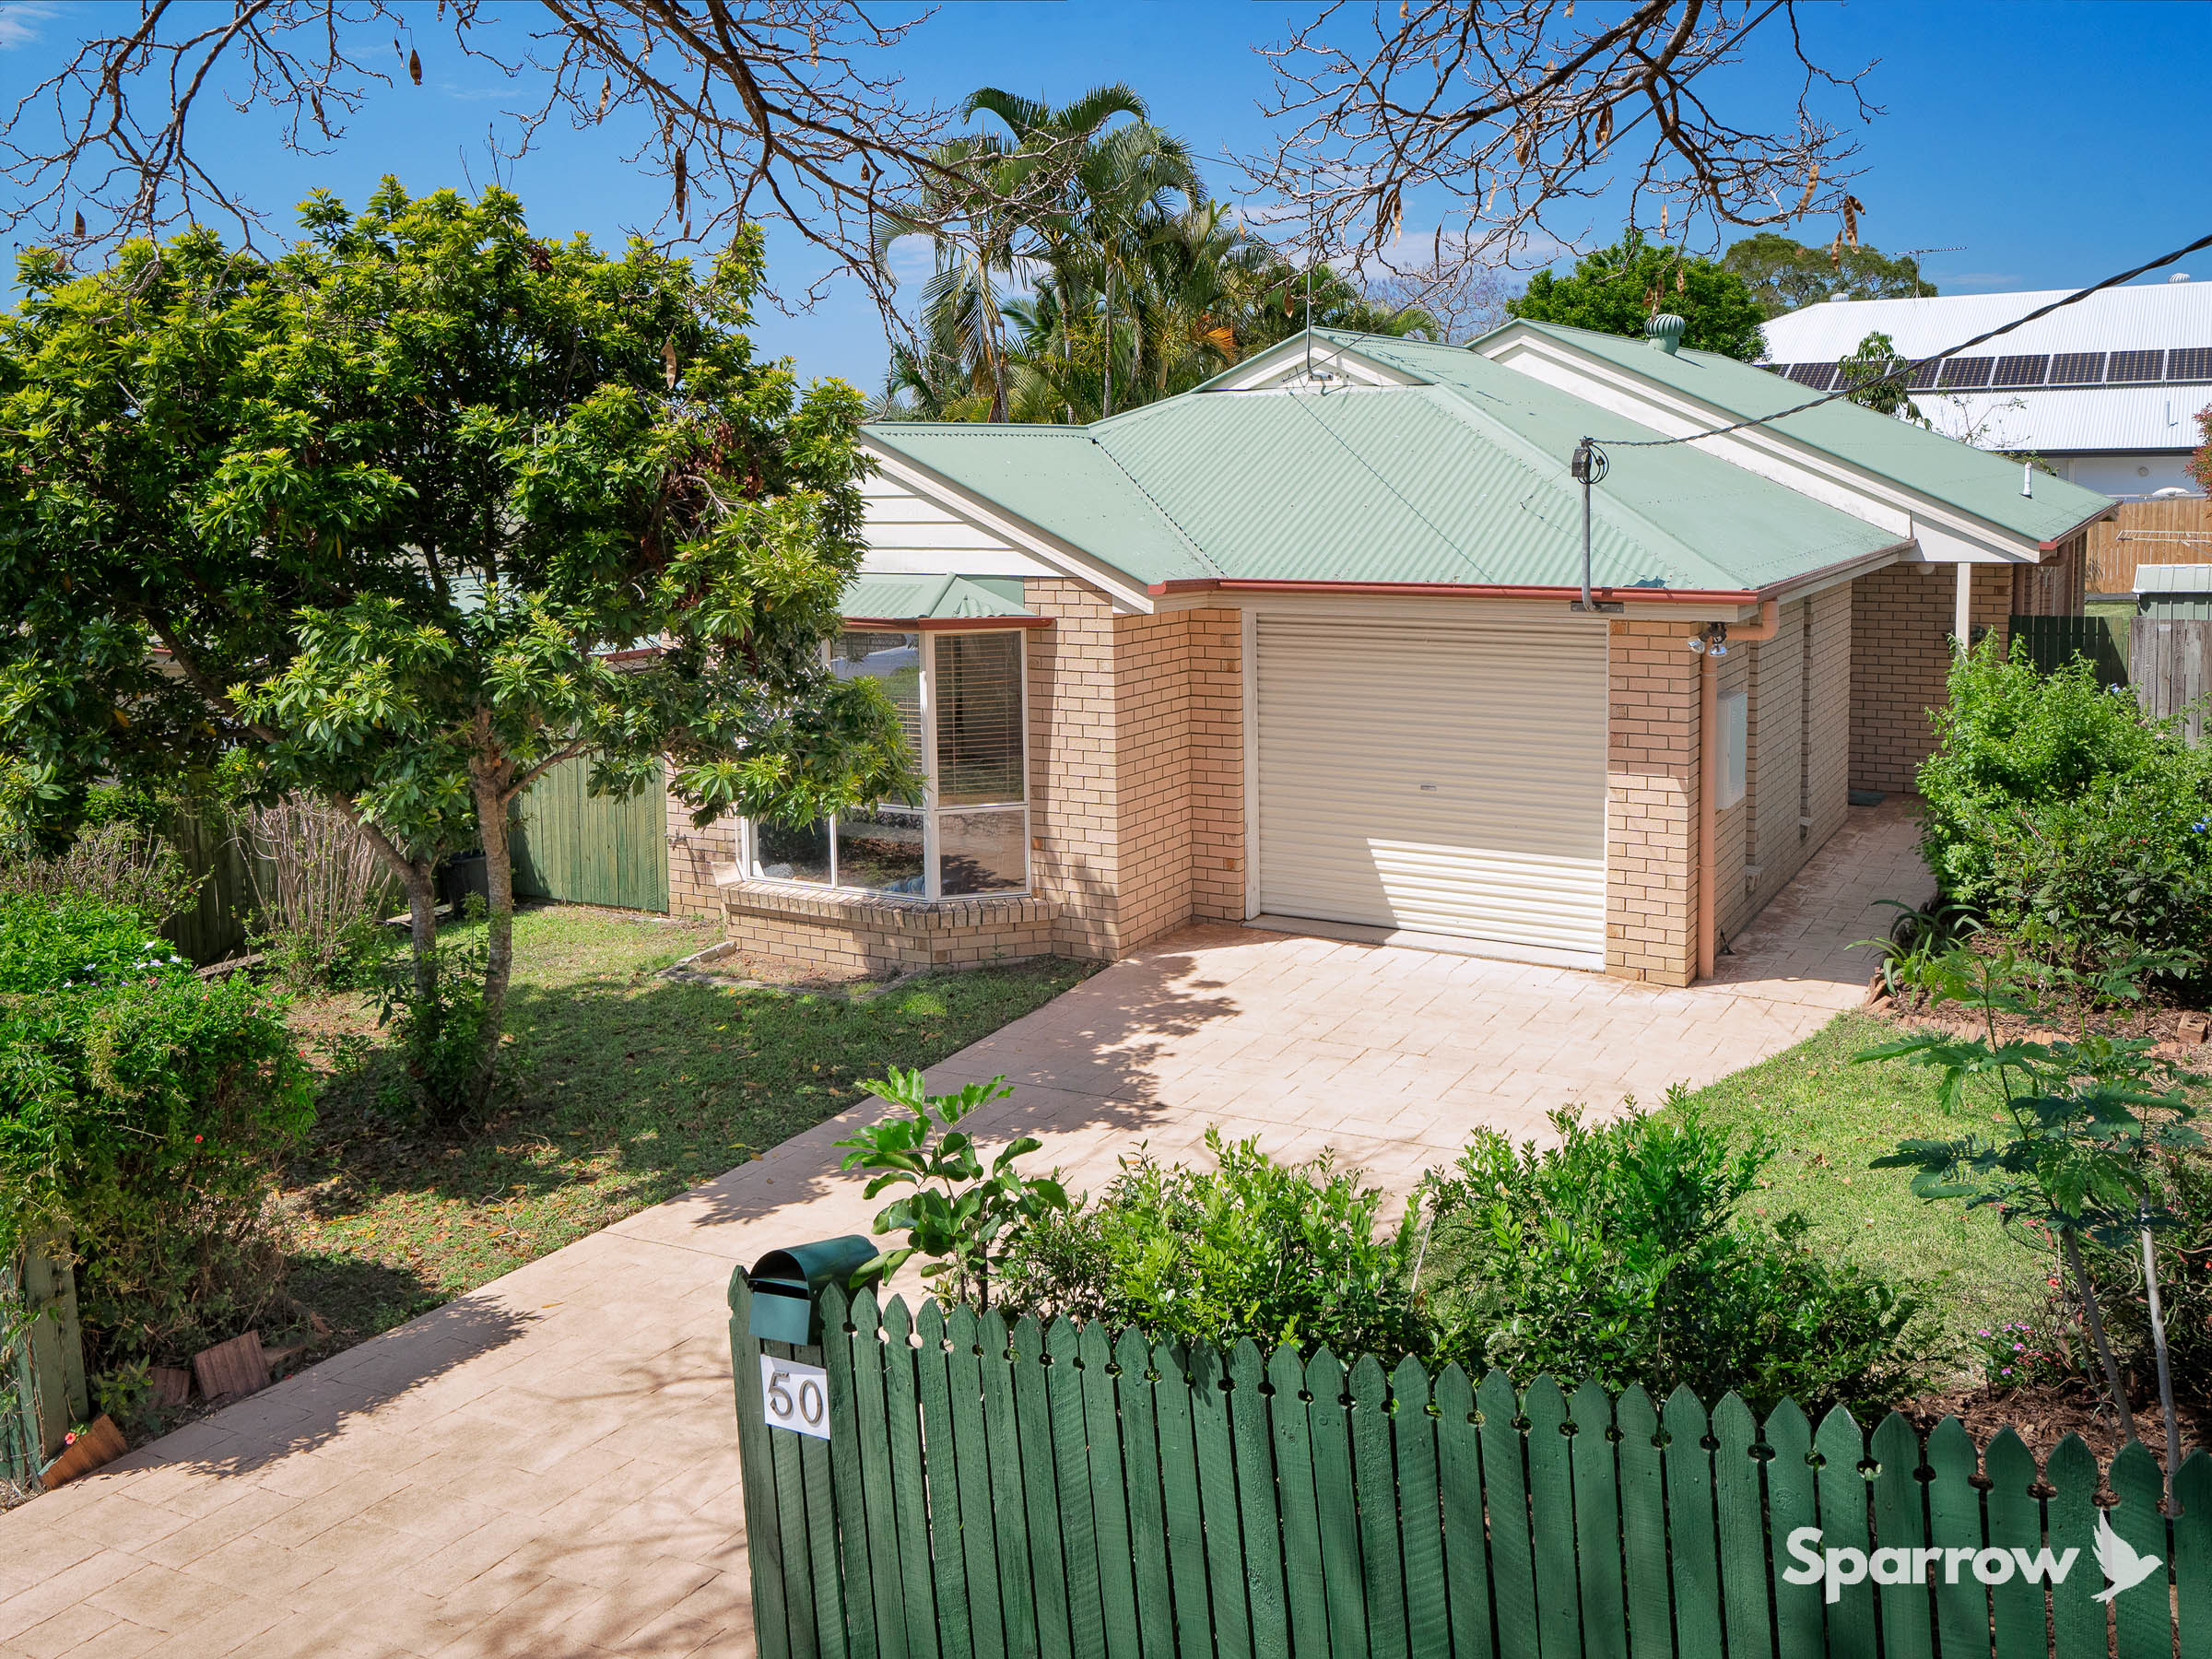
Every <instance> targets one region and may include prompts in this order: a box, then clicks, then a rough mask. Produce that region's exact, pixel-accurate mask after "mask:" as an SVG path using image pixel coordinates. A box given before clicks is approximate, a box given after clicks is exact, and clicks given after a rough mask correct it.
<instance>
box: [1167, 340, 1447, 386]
mask: <svg viewBox="0 0 2212 1659" xmlns="http://www.w3.org/2000/svg"><path fill="white" fill-rule="evenodd" d="M1306 363H1307V354H1306V336H1305V335H1303V334H1296V335H1291V336H1290V338H1288V340H1284V341H1281V342H1280V343H1278V344H1277V345H1274V346H1270V347H1268V348H1267V349H1266V350H1265V351H1263V352H1261V353H1260V354H1259V355H1258V356H1257V357H1251V358H1247V359H1244V361H1242V362H1241V363H1239V364H1238V365H1237V366H1236V367H1235V368H1234V369H1231V370H1230V371H1228V372H1227V373H1225V374H1221V375H1218V376H1217V377H1216V378H1215V379H1213V380H1211V381H1209V382H1206V387H1205V388H1204V389H1205V390H1206V391H1207V392H1260V391H1274V390H1280V389H1283V388H1286V387H1289V386H1305V385H1310V384H1312V383H1313V382H1311V381H1309V380H1308V379H1307V376H1306ZM1312 366H1313V367H1314V368H1315V369H1316V370H1320V371H1325V372H1326V373H1328V374H1329V375H1331V376H1333V377H1334V383H1335V384H1338V385H1342V384H1345V383H1347V382H1349V383H1350V384H1352V385H1355V386H1418V385H1419V384H1420V383H1421V382H1420V381H1419V380H1418V379H1416V378H1415V377H1414V376H1413V375H1410V374H1407V373H1406V372H1404V371H1402V370H1398V369H1394V368H1393V367H1392V366H1391V365H1389V364H1387V363H1378V362H1376V361H1375V360H1374V359H1372V358H1369V357H1363V356H1361V355H1360V354H1359V352H1357V351H1355V350H1354V349H1352V348H1351V347H1347V346H1342V345H1339V344H1338V343H1337V342H1335V341H1334V340H1330V339H1324V337H1322V336H1321V335H1314V336H1313V348H1312Z"/></svg>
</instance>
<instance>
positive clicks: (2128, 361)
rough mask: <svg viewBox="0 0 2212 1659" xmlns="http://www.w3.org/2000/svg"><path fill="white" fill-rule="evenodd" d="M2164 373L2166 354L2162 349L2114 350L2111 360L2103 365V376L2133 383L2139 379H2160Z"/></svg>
mask: <svg viewBox="0 0 2212 1659" xmlns="http://www.w3.org/2000/svg"><path fill="white" fill-rule="evenodd" d="M2165 374H2166V354H2165V353H2164V352H2163V351H2115V352H2113V353H2112V361H2111V362H2109V363H2107V364H2106V365H2105V368H2104V378H2105V379H2106V380H2108V381H2118V382H2126V383H2130V384H2132V383H2134V382H2139V381H2155V380H2162V379H2164V378H2165Z"/></svg>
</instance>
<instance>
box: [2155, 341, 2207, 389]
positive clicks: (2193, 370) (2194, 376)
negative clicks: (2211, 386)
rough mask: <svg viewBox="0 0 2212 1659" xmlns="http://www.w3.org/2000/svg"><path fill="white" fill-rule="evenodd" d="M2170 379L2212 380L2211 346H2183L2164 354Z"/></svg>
mask: <svg viewBox="0 0 2212 1659" xmlns="http://www.w3.org/2000/svg"><path fill="white" fill-rule="evenodd" d="M2166 378H2167V379H2168V380H2170V381H2202V380H2212V346H2183V347H2179V348H2178V349H2176V350H2173V351H2170V352H2168V353H2167V354H2166Z"/></svg>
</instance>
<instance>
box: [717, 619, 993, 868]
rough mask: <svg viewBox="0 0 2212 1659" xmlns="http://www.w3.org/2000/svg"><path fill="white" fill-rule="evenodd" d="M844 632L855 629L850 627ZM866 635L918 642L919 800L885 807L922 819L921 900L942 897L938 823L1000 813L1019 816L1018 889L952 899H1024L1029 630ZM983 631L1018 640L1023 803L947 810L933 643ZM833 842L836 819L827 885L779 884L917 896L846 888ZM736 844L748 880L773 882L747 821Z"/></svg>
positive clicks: (833, 833)
mask: <svg viewBox="0 0 2212 1659" xmlns="http://www.w3.org/2000/svg"><path fill="white" fill-rule="evenodd" d="M847 631H853V630H850V629H848V630H847ZM867 631H871V632H885V633H889V632H898V633H908V632H912V633H914V634H917V635H918V636H919V637H920V639H921V641H922V688H921V689H922V711H921V712H922V719H921V725H920V731H919V733H918V734H917V739H916V740H917V743H918V745H919V747H920V748H921V750H922V753H921V756H920V759H921V761H922V776H923V790H922V802H921V804H920V805H919V806H909V805H908V804H906V803H905V802H903V801H894V802H889V803H887V805H886V807H885V809H886V810H888V811H892V812H911V813H913V814H914V815H915V816H917V817H918V818H921V820H922V872H923V878H924V892H923V894H922V895H921V897H922V898H923V899H924V900H926V901H928V902H931V903H935V902H937V901H939V900H943V899H944V898H945V897H946V894H945V892H944V876H943V873H942V871H941V870H940V869H939V867H938V854H939V852H940V849H941V845H942V841H943V837H942V835H941V834H940V831H939V828H938V825H939V820H940V819H941V818H973V817H981V816H982V815H984V814H986V813H1004V812H1018V813H1019V814H1020V815H1021V883H1020V885H1019V886H1018V887H1010V888H992V889H991V890H990V891H989V892H984V893H955V894H953V895H952V897H953V898H954V899H956V900H960V899H1016V898H1020V897H1023V896H1024V895H1026V894H1027V893H1028V892H1029V891H1030V877H1031V872H1030V650H1029V641H1028V639H1027V638H1026V634H1027V630H1026V629H998V628H954V629H870V630H867ZM982 633H1012V634H1014V635H1016V636H1017V637H1016V640H1015V648H1016V649H1015V662H1016V664H1017V672H1016V674H1015V681H1016V683H1017V684H1018V686H1019V688H1020V696H1021V707H1020V712H1019V714H1018V719H1019V722H1020V726H1019V735H1020V742H1021V799H1020V800H1018V801H1007V802H1003V803H999V804H996V805H991V804H982V803H977V804H971V805H965V806H945V805H943V804H942V803H940V802H939V801H938V799H937V641H938V640H940V639H942V638H946V637H947V636H951V635H959V634H982ZM829 654H830V645H829V643H828V642H827V641H825V642H824V643H823V646H822V655H823V660H824V661H827V660H828V659H829ZM837 841H838V834H837V819H836V818H831V819H830V879H829V880H828V881H827V882H820V881H795V880H794V881H791V882H789V883H779V884H778V885H780V886H781V885H788V886H790V887H792V888H796V889H798V890H800V891H803V892H809V893H820V892H834V893H869V894H874V895H876V896H877V897H878V898H888V899H909V900H911V899H912V898H913V897H915V896H914V895H912V894H903V893H884V892H882V891H881V890H880V889H879V888H859V887H848V886H846V885H844V884H843V883H842V882H841V881H840V880H839V876H840V875H841V871H840V869H839V860H838V851H837ZM740 844H741V853H742V856H743V859H744V867H745V871H746V874H747V879H749V880H755V881H764V880H769V879H771V877H764V876H761V875H760V874H759V869H760V857H759V837H758V834H757V828H756V826H755V824H754V822H753V820H751V819H750V818H747V819H746V820H744V821H743V824H742V826H741V830H740Z"/></svg>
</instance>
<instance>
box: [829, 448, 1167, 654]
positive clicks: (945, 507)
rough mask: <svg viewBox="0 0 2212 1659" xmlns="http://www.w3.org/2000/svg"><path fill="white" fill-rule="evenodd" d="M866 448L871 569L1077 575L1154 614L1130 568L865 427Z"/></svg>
mask: <svg viewBox="0 0 2212 1659" xmlns="http://www.w3.org/2000/svg"><path fill="white" fill-rule="evenodd" d="M861 448H862V449H863V450H865V452H866V453H868V454H869V455H870V456H871V457H873V459H874V460H875V462H876V464H877V471H876V472H875V473H874V474H873V475H872V476H870V477H868V478H866V479H865V480H864V482H863V484H862V486H861V489H862V532H861V534H862V535H863V537H864V539H865V541H866V543H867V552H866V555H865V558H864V559H862V562H861V569H862V570H863V571H868V572H872V573H877V574H896V575H924V576H1041V577H1062V576H1065V577H1073V578H1075V579H1076V580H1077V581H1078V582H1088V583H1090V584H1091V585H1092V586H1093V587H1096V588H1099V589H1100V590H1101V591H1103V592H1104V593H1105V594H1107V596H1108V597H1109V598H1111V599H1112V601H1113V606H1114V609H1115V610H1117V611H1119V612H1122V613H1124V614H1128V615H1139V616H1142V615H1149V614H1150V613H1151V611H1152V609H1153V604H1152V598H1151V595H1150V594H1147V593H1146V592H1145V590H1144V588H1143V586H1142V585H1140V584H1138V583H1136V582H1132V581H1131V580H1130V579H1129V577H1127V576H1126V575H1124V573H1123V572H1121V571H1116V570H1114V569H1113V568H1112V567H1111V566H1109V565H1107V564H1104V563H1102V562H1101V561H1100V560H1099V559H1093V558H1092V557H1091V556H1090V555H1089V554H1088V553H1085V552H1083V551H1081V550H1080V549H1079V548H1076V547H1069V546H1068V545H1067V544H1066V543H1065V542H1063V541H1061V540H1060V539H1059V538H1058V537H1057V536H1054V535H1048V534H1046V533H1045V532H1044V531H1042V530H1041V529H1039V528H1038V527H1037V526H1036V525H1034V524H1030V523H1029V522H1028V521H1027V520H1026V519H1021V518H1018V517H1016V516H1015V515H1014V514H1012V513H1010V512H1006V510H1005V509H1004V508H1003V507H1000V506H998V505H997V504H996V503H995V502H993V501H989V500H985V499H984V498H983V497H982V496H980V495H977V494H975V493H973V492H972V491H971V490H967V489H963V488H960V487H959V485H957V484H954V483H953V482H951V481H950V480H949V479H947V478H942V477H938V476H937V475H936V474H935V473H933V472H931V471H929V470H928V469H927V468H926V467H923V466H918V465H915V464H914V463H913V462H912V461H910V460H909V459H907V458H906V457H905V456H903V455H900V454H896V453H892V452H890V451H888V450H886V449H881V448H878V447H877V446H876V445H874V444H872V443H870V442H868V441H867V439H866V437H865V434H864V435H863V437H862V439H861Z"/></svg>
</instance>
